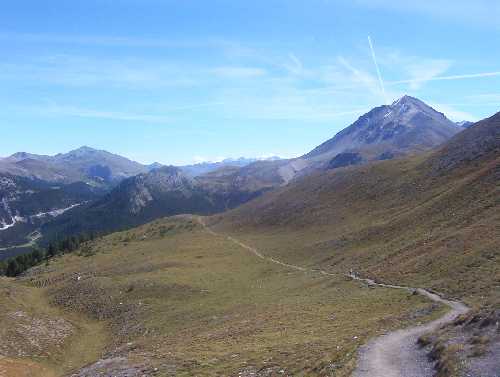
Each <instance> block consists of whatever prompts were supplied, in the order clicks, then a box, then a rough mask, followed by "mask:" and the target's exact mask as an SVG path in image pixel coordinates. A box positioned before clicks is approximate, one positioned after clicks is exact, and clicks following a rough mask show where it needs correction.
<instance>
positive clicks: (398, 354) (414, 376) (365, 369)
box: [350, 274, 469, 377]
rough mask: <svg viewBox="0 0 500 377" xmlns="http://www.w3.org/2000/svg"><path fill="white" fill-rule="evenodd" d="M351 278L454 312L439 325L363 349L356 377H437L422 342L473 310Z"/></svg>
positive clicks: (399, 333) (392, 336)
mask: <svg viewBox="0 0 500 377" xmlns="http://www.w3.org/2000/svg"><path fill="white" fill-rule="evenodd" d="M350 276H351V277H352V278H353V279H356V280H361V281H365V282H366V283H368V284H371V285H377V286H381V287H385V288H393V289H404V290H408V291H416V292H418V293H419V294H421V295H422V296H425V297H427V298H428V299H430V300H432V301H434V302H438V303H441V304H444V305H447V306H448V307H449V308H450V310H449V311H448V312H447V313H446V314H445V315H444V316H442V317H441V318H439V319H437V320H435V321H432V322H430V323H426V324H425V325H420V326H415V327H410V328H407V329H402V330H397V331H394V332H391V333H388V334H386V335H382V336H380V337H378V338H375V339H374V340H372V341H371V342H369V343H368V344H366V345H365V346H363V347H361V348H360V350H359V356H358V367H357V368H356V370H355V371H354V374H353V377H432V376H434V374H435V371H434V363H432V362H431V361H430V360H429V359H428V358H427V355H426V352H425V350H423V349H421V348H420V347H419V346H418V345H417V340H418V338H419V337H420V336H422V335H424V334H426V333H428V332H430V331H433V330H436V329H437V328H439V327H440V326H442V325H444V324H447V323H449V322H451V321H453V320H454V319H455V318H456V317H457V316H458V315H460V314H464V313H466V312H467V311H468V310H469V308H468V307H467V306H465V305H464V304H462V303H461V302H456V301H450V300H445V299H444V298H442V297H440V296H439V295H437V294H434V293H431V292H429V291H426V290H425V289H413V288H409V287H402V286H398V285H388V284H377V283H375V282H374V281H373V280H370V279H361V278H359V277H357V276H356V275H353V274H351V275H350Z"/></svg>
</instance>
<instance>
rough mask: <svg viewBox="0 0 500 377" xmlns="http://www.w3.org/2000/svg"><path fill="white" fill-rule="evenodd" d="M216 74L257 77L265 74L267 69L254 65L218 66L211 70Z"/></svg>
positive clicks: (244, 77) (230, 76)
mask: <svg viewBox="0 0 500 377" xmlns="http://www.w3.org/2000/svg"><path fill="white" fill-rule="evenodd" d="M211 72H213V73H214V74H215V75H216V76H220V77H225V78H233V79H238V78H243V79H246V78H255V77H260V76H265V75H266V74H267V71H266V70H265V69H262V68H254V67H217V68H214V69H213V70H211Z"/></svg>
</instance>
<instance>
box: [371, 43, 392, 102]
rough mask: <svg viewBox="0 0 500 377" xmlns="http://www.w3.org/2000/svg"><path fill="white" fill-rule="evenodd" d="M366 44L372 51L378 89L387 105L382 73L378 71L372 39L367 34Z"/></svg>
mask: <svg viewBox="0 0 500 377" xmlns="http://www.w3.org/2000/svg"><path fill="white" fill-rule="evenodd" d="M368 44H369V45H370V50H371V52H372V58H373V63H374V64H375V68H376V69H377V76H378V81H379V83H380V89H381V90H382V94H383V95H384V100H385V104H386V105H388V104H389V101H388V100H387V95H386V94H385V87H384V80H382V74H381V73H380V68H379V67H378V63H377V57H376V56H375V49H374V48H373V43H372V39H371V38H370V36H368Z"/></svg>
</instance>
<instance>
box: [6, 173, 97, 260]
mask: <svg viewBox="0 0 500 377" xmlns="http://www.w3.org/2000/svg"><path fill="white" fill-rule="evenodd" d="M99 195H101V192H100V191H99V190H96V189H94V188H92V187H91V186H89V185H87V184H85V183H83V182H77V183H72V184H68V185H54V184H51V183H49V182H45V181H38V180H31V179H28V178H23V177H18V176H12V175H8V174H0V249H2V248H6V247H8V246H12V245H17V244H26V243H27V242H30V241H32V240H33V238H37V237H39V236H40V234H39V232H38V229H39V227H40V226H41V225H42V224H44V223H46V222H48V221H51V220H52V219H53V218H55V217H57V216H60V215H61V214H63V213H64V212H65V211H67V210H69V209H71V208H73V207H76V206H78V205H82V204H83V203H85V202H88V201H91V200H93V199H96V198H97V197H99ZM1 254H3V253H2V252H1V251H0V257H1ZM0 259H1V258H0Z"/></svg>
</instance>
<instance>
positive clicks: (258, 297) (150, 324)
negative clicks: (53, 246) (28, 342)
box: [0, 217, 438, 376]
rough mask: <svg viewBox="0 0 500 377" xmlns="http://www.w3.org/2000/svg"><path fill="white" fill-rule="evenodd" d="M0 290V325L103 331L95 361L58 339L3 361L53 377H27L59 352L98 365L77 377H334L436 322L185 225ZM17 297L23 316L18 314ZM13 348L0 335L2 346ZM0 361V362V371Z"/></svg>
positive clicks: (416, 304)
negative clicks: (37, 320) (50, 319)
mask: <svg viewBox="0 0 500 377" xmlns="http://www.w3.org/2000/svg"><path fill="white" fill-rule="evenodd" d="M3 283H4V284H5V285H6V287H7V288H6V289H12V290H15V291H16V292H18V293H16V294H15V296H16V297H18V299H17V300H16V301H15V302H11V301H5V300H4V301H2V302H1V303H2V310H1V311H0V312H1V313H5V314H2V315H4V316H7V317H8V316H11V317H12V316H14V317H13V318H16V317H15V314H12V313H16V312H18V311H19V310H24V311H26V312H28V311H30V312H35V313H44V311H45V310H48V311H50V313H56V314H55V315H56V317H57V316H58V314H57V313H59V317H57V318H60V321H62V320H66V318H72V317H73V316H75V315H78V318H85V321H86V323H88V324H94V323H99V324H101V325H102V326H104V328H105V331H104V334H106V333H109V334H110V336H108V337H107V338H106V342H105V344H103V345H102V346H101V348H100V352H99V356H98V357H96V354H95V352H94V351H92V349H91V348H90V351H89V350H87V349H81V348H80V347H79V346H78V344H76V345H73V344H71V343H64V342H63V341H62V343H61V344H67V345H68V346H67V347H62V348H61V349H60V350H59V351H57V350H56V351H54V353H51V356H50V357H48V358H41V357H38V356H35V355H38V354H37V353H36V352H35V351H34V350H32V349H31V348H29V347H28V348H27V349H26V351H25V352H23V353H16V352H12V353H10V354H9V353H8V354H7V356H8V357H9V358H10V359H14V360H16V361H17V362H23V363H27V362H29V363H32V362H37V363H39V365H41V367H40V368H42V367H43V368H46V370H48V371H50V372H51V373H53V374H48V372H47V373H46V372H42V370H45V369H40V368H39V369H34V370H35V372H34V374H33V375H35V376H46V375H47V376H52V375H54V376H59V375H62V374H63V373H61V371H62V370H63V369H64V370H67V367H68V361H67V360H68V358H66V357H62V355H65V353H64V352H66V353H70V354H73V355H74V354H75V353H77V351H78V353H79V354H80V356H81V359H80V363H79V365H77V364H73V365H74V367H75V370H78V369H79V368H78V367H81V366H83V365H85V364H87V363H84V362H83V360H84V359H89V358H90V359H91V358H93V359H94V361H97V359H98V358H99V357H100V358H101V363H100V364H92V363H90V364H89V365H88V366H87V369H86V373H88V374H87V375H89V374H90V375H97V374H98V371H99V370H100V369H99V368H103V365H105V367H106V368H107V371H108V373H113V375H123V373H124V370H128V371H132V370H135V371H138V370H140V371H143V373H145V374H148V373H150V374H153V373H156V374H154V375H158V376H173V375H176V376H193V375H196V376H213V375H219V376H220V375H243V376H250V375H256V373H258V375H281V374H283V373H285V372H286V373H287V374H288V373H292V374H293V375H298V376H300V375H303V376H305V375H307V376H315V375H316V376H325V375H333V374H334V373H335V376H345V375H348V374H349V372H350V371H351V370H352V367H353V365H354V358H355V352H354V351H355V349H356V348H357V347H358V346H359V345H360V344H362V343H364V342H365V341H366V340H367V338H369V337H371V336H373V335H375V334H377V333H380V332H382V331H386V330H388V329H390V328H394V327H400V326H403V325H405V324H407V323H409V322H411V321H414V320H415V319H417V320H425V319H427V318H428V317H429V315H430V316H435V315H437V314H438V311H436V309H437V308H436V307H434V306H432V305H431V304H429V303H427V302H425V301H424V300H423V299H422V298H421V297H420V296H418V295H411V294H409V293H405V292H400V291H394V290H386V289H373V288H368V287H366V286H363V285H362V284H360V283H356V282H352V281H349V280H347V279H346V278H345V277H343V276H342V275H339V276H323V275H321V274H319V273H316V272H313V271H309V272H303V271H297V270H293V269H289V268H286V267H284V266H280V265H277V264H275V263H272V262H270V261H268V260H267V261H266V260H262V259H259V258H258V257H256V256H255V255H254V254H252V253H250V252H249V251H248V250H247V249H245V248H243V247H241V246H239V245H238V244H236V243H234V242H232V241H231V240H229V239H227V238H226V237H224V236H221V235H214V234H211V233H209V232H208V231H207V230H205V229H204V228H202V227H201V226H200V225H199V224H198V223H197V222H195V221H193V220H192V219H191V218H189V217H181V218H179V217H178V218H171V219H165V220H159V221H156V222H154V223H151V224H148V225H145V226H142V227H140V228H136V229H134V230H131V231H128V232H123V233H115V234H112V235H109V236H107V237H105V238H103V239H102V240H99V241H95V242H94V243H93V244H90V245H88V246H87V247H84V248H83V249H82V250H80V253H79V255H78V254H73V255H66V256H64V257H61V258H59V259H56V260H54V261H53V262H51V263H50V265H49V266H40V267H37V268H35V269H33V270H31V271H30V273H29V274H28V275H27V276H25V277H23V278H21V279H19V280H17V281H13V280H7V279H4V280H3ZM28 296H29V297H30V298H29V300H28V302H30V308H29V309H23V308H22V304H21V302H22V301H21V300H23V298H26V297H28ZM2 297H3V296H2ZM31 297H36V299H33V298H31ZM76 313H78V314H76ZM40 315H42V314H40ZM43 315H45V314H43ZM11 317H9V318H11ZM68 321H71V320H70V319H68ZM2 323H3V322H2ZM12 323H16V322H15V321H14V322H12ZM58 323H59V322H58ZM61 323H65V322H61ZM75 327H76V325H75ZM19 344H20V342H19V341H18V340H16V339H15V338H9V337H4V336H2V337H0V347H1V348H2V349H5V348H6V347H7V349H9V347H15V346H17V345H19ZM63 349H64V351H63ZM94 349H95V348H94ZM5 363H6V361H5V360H3V359H0V369H1V367H2V366H3V365H4V364H5ZM155 368H157V371H156V372H154V371H155ZM280 371H283V372H280ZM120 373H122V374H120ZM79 375H82V376H83V375H85V374H84V372H82V373H81V374H79ZM148 375H149V374H148Z"/></svg>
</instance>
